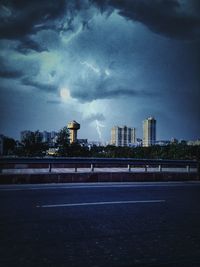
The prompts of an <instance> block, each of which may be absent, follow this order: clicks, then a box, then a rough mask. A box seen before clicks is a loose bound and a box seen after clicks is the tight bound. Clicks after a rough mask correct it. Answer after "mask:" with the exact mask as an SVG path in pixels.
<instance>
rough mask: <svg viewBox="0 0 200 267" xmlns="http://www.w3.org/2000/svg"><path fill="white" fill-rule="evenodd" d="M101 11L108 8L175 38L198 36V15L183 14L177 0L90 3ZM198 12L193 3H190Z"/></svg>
mask: <svg viewBox="0 0 200 267" xmlns="http://www.w3.org/2000/svg"><path fill="white" fill-rule="evenodd" d="M92 2H93V3H96V4H97V6H98V7H99V8H100V9H101V11H102V12H104V11H105V10H106V8H107V7H110V6H112V7H113V8H115V9H117V10H118V12H119V14H120V15H121V16H123V17H126V18H127V19H130V20H133V21H139V22H141V23H143V24H144V25H146V26H147V27H148V28H149V29H150V30H152V31H153V32H156V33H160V34H163V35H166V36H169V37H173V38H178V39H195V38H198V39H199V36H200V17H199V15H196V14H197V12H195V14H191V13H187V10H184V6H183V3H181V2H180V1H178V0H124V1H119V0H93V1H92ZM190 4H191V5H193V8H194V9H195V8H196V9H199V13H198V14H200V5H199V4H198V2H197V1H194V0H193V1H190Z"/></svg>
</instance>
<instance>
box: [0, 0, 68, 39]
mask: <svg viewBox="0 0 200 267" xmlns="http://www.w3.org/2000/svg"><path fill="white" fill-rule="evenodd" d="M64 11H65V1H64V0H60V1H50V0H43V1H40V0H34V1H27V0H20V1H19V0H7V1H1V11H0V15H1V24H0V38H4V39H21V38H23V37H24V36H26V35H28V34H30V33H34V32H37V31H38V30H41V29H43V28H46V27H47V25H48V22H49V21H50V20H52V19H56V18H57V17H59V16H60V15H61V14H62V13H63V12H64Z"/></svg>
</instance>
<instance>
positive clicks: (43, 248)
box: [0, 182, 200, 267]
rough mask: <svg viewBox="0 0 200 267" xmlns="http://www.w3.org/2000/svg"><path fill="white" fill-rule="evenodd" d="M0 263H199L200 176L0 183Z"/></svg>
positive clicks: (188, 266)
mask: <svg viewBox="0 0 200 267" xmlns="http://www.w3.org/2000/svg"><path fill="white" fill-rule="evenodd" d="M0 203H1V204H0V266H4V267H7V266H37V267H38V266H48V267H49V266H50V267H51V266H52V267H54V266H56V267H57V266H58V267H60V266H66V267H71V266H75V267H76V266H77V267H79V266H80V267H81V266H87V267H102V266H109V267H110V266H111V267H112V266H114V267H115V266H121V267H122V266H123V267H131V266H136V267H150V266H159V267H160V266H161V267H162V266H163V267H173V266H174V267H179V266H180V267H199V266H200V208H199V203H200V183H199V182H180V183H178V182H174V183H173V182H168V183H99V184H98V183H96V184H95V183H94V184H46V185H9V186H8V185H6V186H0Z"/></svg>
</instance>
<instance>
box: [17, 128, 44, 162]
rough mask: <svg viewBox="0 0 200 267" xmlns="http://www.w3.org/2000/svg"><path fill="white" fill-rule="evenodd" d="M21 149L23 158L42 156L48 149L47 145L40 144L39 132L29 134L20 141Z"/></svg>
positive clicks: (40, 136)
mask: <svg viewBox="0 0 200 267" xmlns="http://www.w3.org/2000/svg"><path fill="white" fill-rule="evenodd" d="M22 145H23V149H22V151H21V154H23V155H25V156H30V157H32V156H43V155H44V151H46V150H47V149H48V144H47V143H44V142H42V135H41V133H40V132H39V131H35V132H30V133H29V134H28V135H27V136H25V137H24V138H23V140H22Z"/></svg>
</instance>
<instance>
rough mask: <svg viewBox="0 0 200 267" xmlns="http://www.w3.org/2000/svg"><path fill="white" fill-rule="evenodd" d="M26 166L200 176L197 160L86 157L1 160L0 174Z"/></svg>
mask: <svg viewBox="0 0 200 267" xmlns="http://www.w3.org/2000/svg"><path fill="white" fill-rule="evenodd" d="M23 164H24V165H26V168H29V165H34V164H35V165H36V164H39V165H47V166H48V171H49V172H51V171H52V168H53V167H54V165H55V164H56V165H61V164H62V165H63V164H64V165H70V166H72V165H73V168H74V170H75V172H77V169H78V168H79V166H80V165H81V164H85V165H87V166H90V170H91V172H93V171H94V170H95V167H97V166H98V167H99V166H101V167H102V168H103V167H112V165H113V166H114V165H115V167H116V165H117V166H118V167H120V166H126V167H127V171H129V172H130V171H131V170H132V168H134V167H136V166H137V167H144V172H148V169H149V168H152V167H154V168H155V167H157V168H158V171H159V172H162V171H163V168H164V167H167V168H169V169H170V168H185V170H186V172H188V173H190V170H191V169H192V168H195V169H197V172H198V174H199V170H200V168H199V162H198V161H196V160H163V159H133V158H86V157H78V158H77V157H76V158H63V157H55V158H50V157H48V158H47V157H45V158H6V157H2V158H0V172H1V170H2V169H5V167H6V168H10V166H13V165H14V166H15V167H14V168H17V166H20V165H23Z"/></svg>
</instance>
